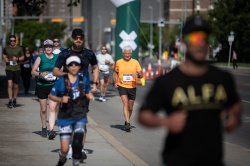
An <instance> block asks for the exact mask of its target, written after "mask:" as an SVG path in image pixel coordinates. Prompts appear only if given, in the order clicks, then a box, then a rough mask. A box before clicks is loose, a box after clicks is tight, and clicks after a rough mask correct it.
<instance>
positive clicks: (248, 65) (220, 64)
mask: <svg viewBox="0 0 250 166" xmlns="http://www.w3.org/2000/svg"><path fill="white" fill-rule="evenodd" d="M213 64H214V65H218V66H227V65H228V63H224V62H215V63H213ZM237 65H238V66H239V67H250V63H237ZM230 66H231V67H233V63H230Z"/></svg>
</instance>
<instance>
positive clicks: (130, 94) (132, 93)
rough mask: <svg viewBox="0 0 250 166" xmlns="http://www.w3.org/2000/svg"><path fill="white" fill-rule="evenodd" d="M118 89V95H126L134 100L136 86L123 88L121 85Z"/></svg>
mask: <svg viewBox="0 0 250 166" xmlns="http://www.w3.org/2000/svg"><path fill="white" fill-rule="evenodd" d="M118 91H119V94H120V96H122V95H126V96H128V99H130V100H135V97H136V88H124V87H122V86H118Z"/></svg>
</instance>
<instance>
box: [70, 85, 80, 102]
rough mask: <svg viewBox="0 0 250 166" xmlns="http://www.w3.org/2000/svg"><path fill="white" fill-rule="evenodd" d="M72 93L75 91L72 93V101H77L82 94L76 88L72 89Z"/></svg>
mask: <svg viewBox="0 0 250 166" xmlns="http://www.w3.org/2000/svg"><path fill="white" fill-rule="evenodd" d="M72 91H73V93H72V99H73V100H75V99H77V98H78V97H79V96H80V92H79V90H78V89H77V88H75V87H72Z"/></svg>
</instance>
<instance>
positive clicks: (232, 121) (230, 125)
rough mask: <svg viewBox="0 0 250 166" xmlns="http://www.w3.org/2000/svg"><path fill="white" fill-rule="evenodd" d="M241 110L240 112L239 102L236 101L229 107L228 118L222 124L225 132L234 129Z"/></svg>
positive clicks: (238, 121) (238, 122) (237, 124)
mask: <svg viewBox="0 0 250 166" xmlns="http://www.w3.org/2000/svg"><path fill="white" fill-rule="evenodd" d="M241 112H242V104H241V102H237V103H235V104H234V105H232V106H231V107H230V108H229V111H228V118H227V120H226V122H225V125H224V128H225V130H226V131H227V132H231V131H233V130H235V129H236V128H237V127H238V126H239V125H240V117H241Z"/></svg>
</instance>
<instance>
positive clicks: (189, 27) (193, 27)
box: [182, 16, 210, 35]
mask: <svg viewBox="0 0 250 166" xmlns="http://www.w3.org/2000/svg"><path fill="white" fill-rule="evenodd" d="M194 31H203V32H206V33H207V34H210V27H209V25H208V23H207V22H206V21H205V20H203V19H202V18H201V17H199V16H195V17H192V18H190V19H188V20H187V21H186V23H185V25H184V27H183V29H182V34H183V35H185V34H189V33H191V32H194Z"/></svg>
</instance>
